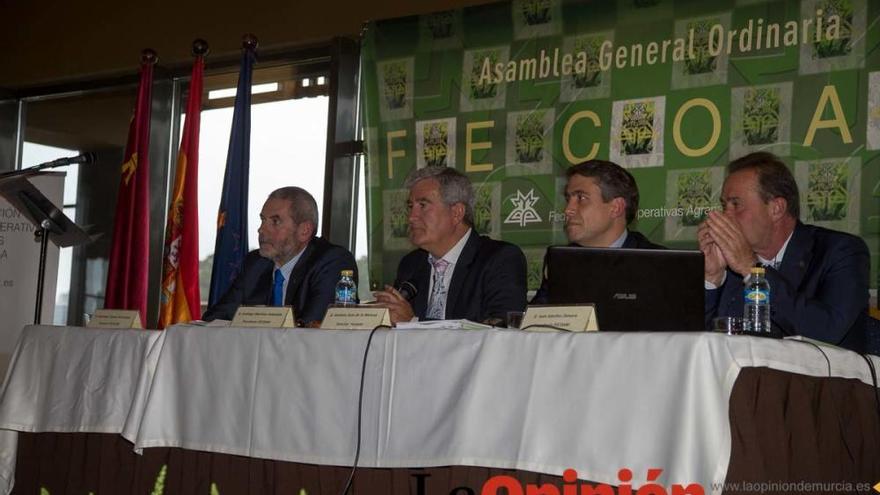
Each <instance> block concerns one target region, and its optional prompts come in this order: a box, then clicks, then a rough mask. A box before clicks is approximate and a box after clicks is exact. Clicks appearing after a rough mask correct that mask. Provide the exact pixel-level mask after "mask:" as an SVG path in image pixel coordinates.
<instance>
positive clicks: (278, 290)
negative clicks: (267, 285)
mask: <svg viewBox="0 0 880 495" xmlns="http://www.w3.org/2000/svg"><path fill="white" fill-rule="evenodd" d="M283 304H284V274H282V273H281V270H280V269H277V268H276V269H275V283H274V285H272V306H282V305H283Z"/></svg>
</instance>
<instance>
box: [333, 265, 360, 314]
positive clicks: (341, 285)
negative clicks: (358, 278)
mask: <svg viewBox="0 0 880 495" xmlns="http://www.w3.org/2000/svg"><path fill="white" fill-rule="evenodd" d="M336 304H337V305H338V306H353V305H355V304H357V284H356V283H354V270H342V271H341V272H340V277H339V282H336Z"/></svg>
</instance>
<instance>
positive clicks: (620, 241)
mask: <svg viewBox="0 0 880 495" xmlns="http://www.w3.org/2000/svg"><path fill="white" fill-rule="evenodd" d="M627 234H629V231H628V230H626V229H623V233H622V234H620V237H618V238H617V240H615V241H614V242H612V243H611V245H610V246H608V247H610V248H619V247H623V243H624V242H626V236H627Z"/></svg>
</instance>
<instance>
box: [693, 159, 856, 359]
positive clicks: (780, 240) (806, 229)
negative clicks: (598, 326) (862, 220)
mask: <svg viewBox="0 0 880 495" xmlns="http://www.w3.org/2000/svg"><path fill="white" fill-rule="evenodd" d="M721 204H722V207H723V212H721V211H713V212H711V213H710V214H709V216H708V218H707V219H706V221H705V222H704V223H703V224H702V225H701V226H700V228H699V230H698V238H699V242H700V250H702V251H703V254H704V255H705V263H706V264H705V277H706V324H707V326H708V325H709V323H710V322H711V320H712V318H714V317H716V316H742V314H743V278H744V277H745V276H746V275H748V274H749V271H750V269H751V268H752V267H753V266H755V265H756V264H757V263H760V264H762V265H764V266H765V269H766V277H767V280H768V281H769V282H770V320H771V331H772V332H773V333H775V334H776V335H777V336H781V335H803V336H804V337H809V338H812V339H816V340H822V341H825V342H829V343H831V344H835V345H839V346H841V347H845V348H847V349H852V350H855V351H858V352H864V349H865V344H866V340H865V331H864V326H865V318H866V316H867V312H868V269H869V258H868V248H867V246H866V245H865V242H864V241H863V240H862V239H861V238H859V237H856V236H853V235H850V234H846V233H843V232H837V231H834V230H829V229H824V228H821V227H816V226H812V225H805V224H803V223H801V222H800V221H799V220H798V218H799V215H800V199H799V194H798V189H797V183H796V182H795V180H794V177H793V176H792V175H791V172H790V171H789V170H788V168H787V167H786V166H785V164H784V163H782V162H781V161H780V160H779V159H778V158H777V157H776V156H774V155H773V154H771V153H766V152H759V153H752V154H750V155H746V156H744V157H742V158H740V159H738V160H736V161H734V162H732V163H731V164H730V165H729V166H728V176H727V179H725V181H724V187H723V189H722V193H721Z"/></svg>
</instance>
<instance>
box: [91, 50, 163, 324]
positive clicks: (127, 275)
mask: <svg viewBox="0 0 880 495" xmlns="http://www.w3.org/2000/svg"><path fill="white" fill-rule="evenodd" d="M158 60H159V57H158V55H156V52H155V51H154V50H152V49H150V48H147V49H144V50H143V51H141V57H140V61H141V68H140V82H139V83H138V91H137V98H136V100H135V106H134V112H133V115H132V119H131V122H130V124H129V129H128V140H127V143H126V147H125V155H124V158H123V163H122V166H121V167H120V181H119V192H118V193H117V200H116V210H115V214H114V218H113V237H112V242H111V249H110V260H109V266H108V270H107V271H108V276H107V286H106V290H105V300H104V307H105V308H108V309H136V310H138V311H139V312H140V315H141V320H142V321H146V319H145V318H146V309H147V287H148V285H147V280H148V277H149V264H148V263H149V244H148V241H149V237H150V225H149V223H150V219H149V216H150V212H149V202H150V200H149V194H150V184H149V180H150V176H149V163H150V162H149V156H148V155H149V146H150V109H151V106H152V98H151V94H152V85H153V66H154V65H155V64H156V63H157V62H158Z"/></svg>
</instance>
